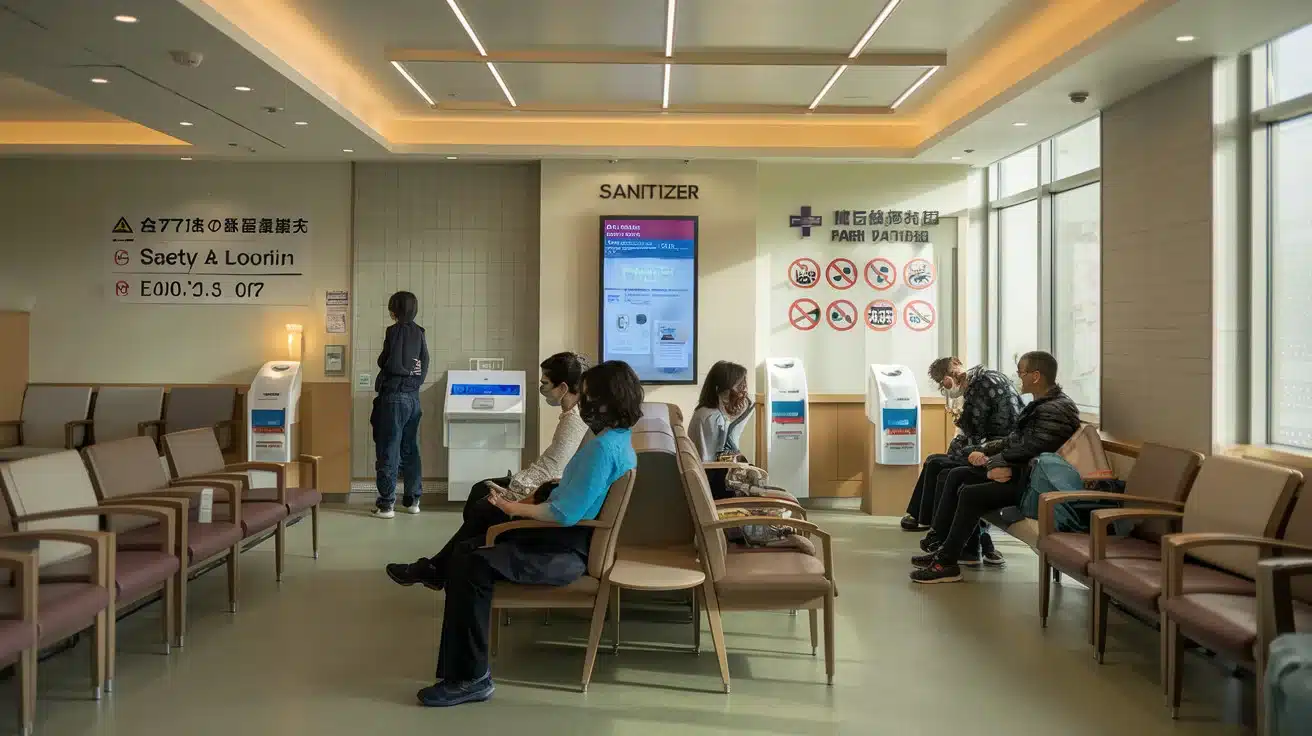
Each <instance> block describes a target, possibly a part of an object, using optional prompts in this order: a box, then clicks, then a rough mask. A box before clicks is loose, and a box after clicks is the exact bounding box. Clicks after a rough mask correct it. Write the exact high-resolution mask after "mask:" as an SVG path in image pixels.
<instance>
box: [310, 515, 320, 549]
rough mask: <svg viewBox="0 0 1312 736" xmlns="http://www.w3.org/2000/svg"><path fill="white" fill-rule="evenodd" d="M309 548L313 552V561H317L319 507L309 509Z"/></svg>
mask: <svg viewBox="0 0 1312 736" xmlns="http://www.w3.org/2000/svg"><path fill="white" fill-rule="evenodd" d="M310 546H311V549H313V550H314V559H316V560H317V559H319V505H318V504H315V505H313V506H311V507H310Z"/></svg>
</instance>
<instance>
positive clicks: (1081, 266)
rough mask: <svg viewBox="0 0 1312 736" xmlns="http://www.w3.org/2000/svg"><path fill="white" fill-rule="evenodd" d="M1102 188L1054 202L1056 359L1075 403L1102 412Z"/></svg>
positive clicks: (1076, 191) (1065, 195)
mask: <svg viewBox="0 0 1312 736" xmlns="http://www.w3.org/2000/svg"><path fill="white" fill-rule="evenodd" d="M1100 190H1101V185H1099V184H1090V185H1088V186H1083V187H1080V188H1079V189H1072V190H1070V191H1067V192H1062V193H1061V194H1058V195H1056V196H1055V197H1053V205H1052V206H1053V221H1054V222H1055V223H1056V231H1055V233H1054V236H1055V237H1054V239H1053V263H1054V267H1055V269H1056V273H1055V274H1054V279H1053V284H1052V291H1053V294H1052V298H1053V313H1052V325H1053V333H1054V334H1053V337H1054V343H1055V344H1054V346H1053V348H1054V349H1053V355H1054V356H1055V357H1056V358H1057V363H1058V365H1059V366H1060V373H1061V375H1060V381H1061V384H1062V386H1063V387H1064V388H1065V389H1066V393H1067V394H1068V395H1069V396H1070V397H1071V398H1072V399H1074V401H1075V403H1077V404H1079V405H1080V406H1081V407H1083V408H1086V409H1097V408H1098V397H1099V391H1100V383H1099V368H1100V366H1101V363H1102V356H1101V351H1102V328H1101V323H1100V322H1101V312H1100V304H1101V302H1102V299H1101V294H1102V292H1101V280H1100V275H1101V271H1100V261H1101V250H1100V238H1099V231H1100V228H1099V222H1100V219H1101V215H1100V209H1101V207H1100V204H1101V198H1100V195H1101V191H1100Z"/></svg>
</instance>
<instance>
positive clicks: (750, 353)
mask: <svg viewBox="0 0 1312 736" xmlns="http://www.w3.org/2000/svg"><path fill="white" fill-rule="evenodd" d="M617 183H624V184H630V183H632V184H695V185H697V186H698V191H699V195H700V198H699V199H696V200H604V199H600V198H599V196H598V189H599V187H600V185H602V184H617ZM541 190H542V201H541V227H540V237H541V249H540V261H541V271H540V274H541V279H542V280H541V286H540V288H541V291H540V296H539V316H538V330H539V337H538V351H539V352H540V353H542V354H543V355H547V354H550V353H553V352H556V351H558V350H577V351H579V352H582V353H584V354H587V355H590V356H594V357H595V356H596V355H597V353H598V350H599V348H600V345H599V344H598V335H597V328H598V320H597V309H598V307H599V305H598V300H599V298H600V297H599V295H598V291H597V290H598V288H599V275H598V268H599V265H600V263H599V261H600V247H601V245H600V242H599V236H598V228H599V220H598V218H599V217H600V216H602V215H696V216H698V218H699V222H698V237H699V243H700V252H699V254H698V299H699V304H698V312H699V314H698V320H697V367H698V379H699V380H700V379H701V378H703V377H705V375H706V371H707V370H708V369H709V368H710V367H711V365H712V364H713V363H714V362H715V361H717V360H732V361H734V362H736V363H741V364H743V365H746V366H753V365H755V364H756V361H757V357H758V356H757V355H756V350H755V335H754V329H753V325H754V323H755V314H756V309H757V303H756V290H755V285H756V281H755V279H756V271H755V265H754V263H755V258H756V164H755V163H754V162H751V161H732V162H731V161H693V162H690V163H687V164H684V163H682V162H678V161H621V162H618V163H614V164H612V163H609V162H606V161H543V162H542V183H541ZM647 396H648V399H649V400H651V401H665V402H671V403H674V404H678V405H679V406H681V407H683V409H684V412H685V414H691V412H692V408H693V407H694V406H695V405H696V403H697V387H695V386H660V387H650V388H649V389H648V392H647ZM554 421H555V418H554V417H552V416H548V413H547V412H544V413H543V417H542V418H541V420H540V422H539V431H540V432H541V433H542V436H544V437H549V436H550V434H551V429H552V426H553V425H554ZM751 433H752V430H751V428H749V429H748V434H749V436H748V437H747V438H746V439H745V440H744V441H745V442H752V437H751V436H750V435H751Z"/></svg>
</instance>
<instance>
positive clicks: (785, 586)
mask: <svg viewBox="0 0 1312 736" xmlns="http://www.w3.org/2000/svg"><path fill="white" fill-rule="evenodd" d="M724 566H725V573H724V577H722V578H720V579H719V580H717V581H715V590H716V592H717V593H719V594H720V595H721V597H730V598H731V597H734V596H738V595H751V596H755V595H757V594H762V593H764V594H766V595H772V594H773V595H779V596H795V595H798V594H804V595H812V596H821V595H824V594H825V593H826V592H827V591H828V590H829V589H830V587H831V584H830V582H829V580H828V579H827V578H826V577H825V566H824V563H823V562H821V561H820V560H818V559H816V557H815V556H814V555H808V554H802V553H801V552H776V553H774V554H736V555H726V556H725V558H724Z"/></svg>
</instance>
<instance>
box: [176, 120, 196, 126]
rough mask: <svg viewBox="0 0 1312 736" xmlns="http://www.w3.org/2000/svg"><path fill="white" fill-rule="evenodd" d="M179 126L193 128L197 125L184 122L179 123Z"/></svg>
mask: <svg viewBox="0 0 1312 736" xmlns="http://www.w3.org/2000/svg"><path fill="white" fill-rule="evenodd" d="M178 125H181V126H182V127H184V128H190V127H191V126H193V125H195V123H189V122H187V121H186V120H183V121H182V122H180V123H178Z"/></svg>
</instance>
